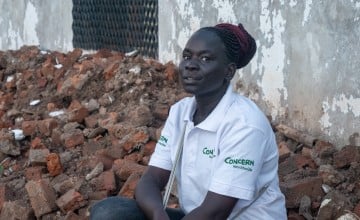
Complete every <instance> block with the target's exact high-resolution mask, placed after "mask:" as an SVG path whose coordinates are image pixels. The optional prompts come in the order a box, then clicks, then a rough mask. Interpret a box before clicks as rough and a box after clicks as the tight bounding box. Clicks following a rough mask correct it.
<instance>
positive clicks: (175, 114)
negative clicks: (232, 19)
mask: <svg viewBox="0 0 360 220" xmlns="http://www.w3.org/2000/svg"><path fill="white" fill-rule="evenodd" d="M255 52H256V43H255V40H254V39H253V38H252V37H251V36H250V34H249V33H248V32H247V31H246V30H245V29H244V28H243V26H242V25H241V24H239V25H238V26H236V25H232V24H218V25H216V26H214V27H205V28H201V29H199V30H198V31H196V32H195V33H194V34H193V35H192V36H191V38H190V39H189V41H188V42H187V44H186V46H185V48H184V50H183V59H182V61H181V63H180V65H179V70H180V76H181V77H180V78H181V82H182V85H183V87H184V89H185V91H186V92H188V93H191V94H193V95H194V96H193V97H191V98H190V97H187V98H184V99H182V100H180V101H179V102H177V103H176V104H174V105H173V106H172V107H171V110H170V114H169V117H168V119H167V121H166V123H165V126H164V129H163V131H162V134H161V135H162V138H160V140H159V141H158V144H157V146H156V149H155V152H154V154H153V155H152V157H151V160H150V163H149V166H148V168H147V170H146V172H145V173H144V175H143V176H142V178H141V180H140V181H139V183H138V185H137V188H136V192H135V197H136V202H135V201H133V200H127V199H123V198H109V199H107V200H105V201H103V202H100V203H98V204H97V205H95V206H94V208H93V210H92V216H91V217H92V219H100V218H101V216H104V215H105V214H106V213H107V214H109V213H110V212H111V213H112V214H113V215H114V217H115V218H114V219H121V216H123V217H124V218H122V219H130V217H129V216H126V217H125V215H126V214H125V213H130V214H136V215H137V216H136V217H134V218H133V219H144V218H148V219H156V220H163V219H164V220H165V219H184V220H187V219H194V220H200V219H206V220H208V219H215V220H217V219H219V220H220V219H221V220H224V219H276V220H278V219H286V209H285V199H284V196H283V194H282V193H281V191H280V189H279V183H278V176H277V169H278V152H277V146H276V142H275V137H274V133H273V131H272V129H271V126H270V124H269V122H268V121H267V119H266V117H265V116H264V114H263V113H262V112H261V111H260V110H259V109H258V107H257V106H256V105H255V104H254V103H253V102H252V101H250V100H249V99H247V98H245V97H243V96H240V95H239V94H237V93H234V92H233V91H232V88H231V85H230V81H231V79H232V78H233V76H234V74H235V71H236V69H239V68H242V67H244V66H246V65H247V64H248V63H249V61H250V60H251V59H252V58H253V56H254V54H255ZM183 127H185V132H184V137H183V139H182V141H183V150H182V153H181V156H180V161H179V162H178V164H177V170H176V172H175V176H176V180H177V187H178V196H179V203H180V207H181V209H179V210H175V209H166V210H164V208H163V205H162V196H161V192H162V191H163V189H164V187H165V185H166V184H167V182H168V179H169V176H170V170H171V168H172V167H173V165H174V164H175V157H176V151H177V146H178V144H177V143H179V142H180V141H181V140H180V139H181V138H182V134H181V130H182V128H183ZM114 210H117V211H114ZM144 215H145V216H146V217H145V216H144ZM96 216H99V217H98V218H96ZM104 219H110V217H109V216H108V215H107V217H104Z"/></svg>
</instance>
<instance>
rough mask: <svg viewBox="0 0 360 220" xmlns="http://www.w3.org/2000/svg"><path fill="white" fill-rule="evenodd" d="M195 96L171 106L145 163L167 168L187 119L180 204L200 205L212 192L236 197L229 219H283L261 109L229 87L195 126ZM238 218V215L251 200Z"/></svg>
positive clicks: (273, 148)
mask: <svg viewBox="0 0 360 220" xmlns="http://www.w3.org/2000/svg"><path fill="white" fill-rule="evenodd" d="M195 106H196V102H195V98H194V97H191V98H190V97H187V98H184V99H182V100H180V101H179V102H177V103H176V104H174V105H173V106H172V107H171V109H170V114H169V117H168V119H167V121H166V123H165V126H164V129H163V130H162V134H161V137H160V139H159V141H158V143H157V145H156V149H155V152H154V153H153V155H152V157H151V160H150V163H149V165H152V166H156V167H160V168H163V169H166V170H171V168H172V165H173V163H174V161H175V155H176V147H177V146H178V143H179V141H180V140H179V139H180V138H181V129H182V126H183V125H184V122H185V121H187V122H188V123H187V127H186V132H185V137H184V148H183V154H182V158H181V162H180V164H179V165H178V169H177V172H176V180H177V186H178V196H179V203H180V207H181V208H182V209H183V211H184V212H185V213H189V212H190V211H191V210H193V209H195V208H196V207H198V206H200V204H201V203H202V202H203V200H204V198H205V196H206V193H207V192H208V191H212V192H215V193H218V194H221V195H226V196H231V197H235V198H238V199H239V201H238V202H237V204H236V205H235V207H234V209H233V211H232V213H231V215H230V217H229V219H266V220H269V219H276V220H279V219H286V218H287V217H286V209H285V198H284V196H283V194H282V193H281V191H280V188H279V182H278V175H277V171H278V150H277V145H276V142H275V136H274V133H273V131H272V128H271V126H270V124H269V122H268V120H267V118H266V117H265V116H264V114H263V113H262V112H261V110H259V108H258V107H257V106H256V105H255V104H254V103H253V102H252V101H251V100H249V99H248V98H245V97H243V96H241V95H239V94H237V93H235V92H233V91H232V87H231V86H229V88H228V89H227V91H226V93H225V95H224V97H223V98H222V99H221V100H220V102H219V103H218V105H217V106H216V107H215V109H214V110H213V111H212V112H211V113H210V115H209V116H208V117H207V118H206V119H205V120H204V121H202V122H201V123H199V124H198V125H196V126H194V123H193V122H192V117H193V114H194V111H195ZM266 185H268V187H267V188H266V191H265V192H264V193H262V194H261V195H260V196H259V198H257V199H256V201H255V202H253V204H251V205H250V206H249V207H248V208H246V210H245V211H244V212H242V213H241V215H240V216H238V217H235V216H237V213H239V212H240V211H241V209H242V208H243V207H246V206H247V205H248V204H250V203H251V202H252V201H253V200H254V199H255V198H256V197H257V195H258V194H259V191H260V190H261V189H262V188H263V187H264V186H266Z"/></svg>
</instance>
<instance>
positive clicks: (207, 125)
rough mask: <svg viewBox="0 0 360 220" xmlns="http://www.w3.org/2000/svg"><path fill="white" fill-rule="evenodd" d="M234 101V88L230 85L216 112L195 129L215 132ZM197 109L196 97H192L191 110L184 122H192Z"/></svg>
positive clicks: (187, 111)
mask: <svg viewBox="0 0 360 220" xmlns="http://www.w3.org/2000/svg"><path fill="white" fill-rule="evenodd" d="M233 100H234V98H233V88H232V86H231V85H229V86H228V88H227V90H226V92H225V94H224V96H223V97H222V98H221V100H220V102H219V103H218V104H217V105H216V107H215V108H214V110H213V111H212V112H211V113H210V114H209V115H208V117H206V119H205V120H204V121H202V122H201V123H199V124H198V125H196V126H195V127H198V128H200V129H203V130H207V131H212V132H215V131H216V130H217V129H218V127H219V126H220V123H221V122H222V119H223V118H224V116H225V115H226V112H227V110H228V108H229V106H230V105H231V104H232V103H233ZM195 108H196V100H195V97H192V98H191V104H190V106H189V108H187V110H186V113H185V117H184V121H188V122H192V117H193V115H194V112H195Z"/></svg>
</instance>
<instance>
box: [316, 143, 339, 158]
mask: <svg viewBox="0 0 360 220" xmlns="http://www.w3.org/2000/svg"><path fill="white" fill-rule="evenodd" d="M335 151H336V149H335V147H334V145H333V144H331V143H329V142H327V141H322V140H319V141H316V144H315V146H314V152H315V154H316V156H317V157H319V158H321V159H325V158H328V157H332V156H333V154H334V153H335Z"/></svg>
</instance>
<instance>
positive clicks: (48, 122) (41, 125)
mask: <svg viewBox="0 0 360 220" xmlns="http://www.w3.org/2000/svg"><path fill="white" fill-rule="evenodd" d="M37 125H38V129H39V132H40V133H41V134H43V135H45V136H48V137H49V136H51V133H52V130H53V129H55V128H56V127H57V126H58V123H57V121H56V120H55V119H53V118H47V119H44V120H41V121H38V123H37Z"/></svg>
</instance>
